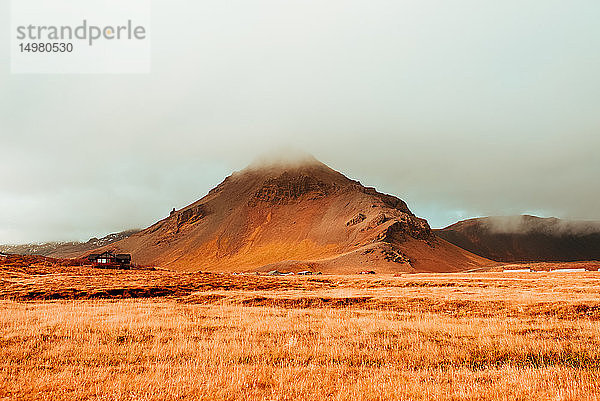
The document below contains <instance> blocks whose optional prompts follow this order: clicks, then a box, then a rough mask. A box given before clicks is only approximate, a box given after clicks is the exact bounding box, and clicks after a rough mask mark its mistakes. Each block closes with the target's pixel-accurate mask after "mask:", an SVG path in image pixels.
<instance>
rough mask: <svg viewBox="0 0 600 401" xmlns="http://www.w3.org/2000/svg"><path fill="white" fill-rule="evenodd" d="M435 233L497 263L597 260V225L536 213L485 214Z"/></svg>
mask: <svg viewBox="0 0 600 401" xmlns="http://www.w3.org/2000/svg"><path fill="white" fill-rule="evenodd" d="M436 234H437V235H438V236H439V237H441V238H444V239H445V240H446V241H449V242H451V243H453V244H455V245H457V246H460V247H461V248H464V249H466V250H468V251H470V252H473V253H475V254H477V255H481V256H483V257H486V258H489V259H492V260H497V261H499V262H524V261H540V262H541V261H564V262H570V261H586V260H600V224H599V223H594V222H571V221H565V220H560V219H555V218H539V217H535V216H510V217H484V218H477V219H469V220H465V221H461V222H458V223H456V224H453V225H451V226H449V227H446V228H444V229H442V230H436Z"/></svg>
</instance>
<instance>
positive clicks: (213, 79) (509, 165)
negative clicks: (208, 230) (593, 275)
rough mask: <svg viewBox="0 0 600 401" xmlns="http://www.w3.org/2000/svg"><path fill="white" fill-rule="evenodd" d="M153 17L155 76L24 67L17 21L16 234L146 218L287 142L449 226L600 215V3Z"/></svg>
mask: <svg viewBox="0 0 600 401" xmlns="http://www.w3.org/2000/svg"><path fill="white" fill-rule="evenodd" d="M8 4H9V2H8V1H7V0H0V26H2V27H8V26H9V25H10V21H9V19H8V18H9V17H8V12H7V10H8ZM152 6H153V8H152V26H151V27H150V31H151V37H152V66H151V68H152V73H151V74H147V75H11V74H10V65H9V64H10V63H9V58H8V57H9V56H8V54H9V36H8V35H9V34H10V33H9V30H8V29H3V30H2V32H3V33H2V36H0V243H18V242H25V241H48V240H70V239H82V240H83V239H88V238H89V237H91V236H100V235H104V234H107V233H109V232H114V231H119V230H123V229H127V228H131V227H146V226H148V225H150V224H152V223H153V222H155V221H156V220H158V219H160V218H162V217H164V216H165V215H167V214H168V212H169V210H170V209H171V208H172V207H178V208H179V207H182V206H185V205H186V204H188V203H191V202H193V201H195V200H197V199H198V198H200V197H201V196H203V195H205V194H206V192H207V191H208V190H209V189H210V188H212V187H213V186H214V185H216V184H217V183H219V182H220V181H221V180H222V179H223V178H224V177H225V176H226V175H228V174H229V173H230V172H231V171H232V170H237V169H241V168H243V167H244V166H245V165H246V164H248V163H250V162H251V161H252V160H253V159H254V158H255V157H257V156H259V155H261V154H263V153H264V152H267V151H269V150H271V149H278V148H280V147H292V148H296V149H301V150H304V151H306V152H309V153H312V154H313V155H315V157H317V158H319V159H320V160H322V161H323V162H325V163H327V164H329V165H330V166H331V167H333V168H335V169H337V170H339V171H341V172H343V173H345V174H346V175H348V176H349V177H351V178H354V179H359V180H360V181H361V182H363V184H366V185H372V186H376V187H377V188H378V189H379V190H382V191H385V192H388V193H392V194H395V195H397V196H399V197H401V198H402V199H404V200H405V201H407V203H408V204H409V207H410V208H411V209H412V210H413V211H414V212H415V213H416V214H417V215H419V216H422V217H425V218H427V219H428V220H429V222H430V224H431V225H432V226H433V227H440V226H445V225H447V224H450V223H452V222H455V221H456V220H458V219H462V218H467V217H473V216H480V215H507V214H517V213H524V212H527V213H533V214H538V215H543V216H557V217H562V218H576V219H587V220H600V202H599V198H600V184H599V182H600V181H599V180H598V173H600V156H599V152H600V136H599V135H598V134H599V132H600V130H599V129H600V74H599V71H600V24H599V23H598V21H600V3H599V2H598V1H597V0H589V1H580V0H574V1H569V2H567V1H564V0H562V1H556V0H536V1H531V0H529V1H528V0H505V1H497V0H494V1H490V0H469V1H467V0H455V1H448V0H415V1H405V0H394V1H392V0H390V1H384V0H364V1H354V0H343V1H342V0H327V1H323V0H318V1H317V0H285V1H283V0H277V1H275V0H270V1H267V0H238V1H230V0H218V1H217V0H212V1H205V0H199V1H191V0H188V1H183V0H175V1H154V2H153V4H152Z"/></svg>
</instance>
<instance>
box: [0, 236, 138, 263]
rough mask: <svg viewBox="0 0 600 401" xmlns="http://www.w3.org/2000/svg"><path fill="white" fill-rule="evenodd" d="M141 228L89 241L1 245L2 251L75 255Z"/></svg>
mask: <svg viewBox="0 0 600 401" xmlns="http://www.w3.org/2000/svg"><path fill="white" fill-rule="evenodd" d="M139 231H140V230H126V231H121V232H119V233H113V234H109V235H107V236H105V237H102V238H100V239H98V238H91V239H90V240H89V241H87V242H76V241H71V242H45V243H41V244H23V245H0V252H5V253H11V254H16V255H39V256H50V257H74V256H77V255H79V254H81V253H83V252H87V251H90V250H92V249H96V248H98V247H102V246H106V245H109V244H112V243H113V242H117V241H120V240H122V239H124V238H127V237H129V236H130V235H133V234H135V233H137V232H139Z"/></svg>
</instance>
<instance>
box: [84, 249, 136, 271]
mask: <svg viewBox="0 0 600 401" xmlns="http://www.w3.org/2000/svg"><path fill="white" fill-rule="evenodd" d="M88 260H89V261H90V262H91V263H92V264H93V265H94V266H97V267H111V268H118V269H129V268H130V267H131V255H130V254H128V253H118V254H115V253H112V252H104V253H93V254H91V255H89V256H88Z"/></svg>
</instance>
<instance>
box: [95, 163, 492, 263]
mask: <svg viewBox="0 0 600 401" xmlns="http://www.w3.org/2000/svg"><path fill="white" fill-rule="evenodd" d="M101 249H102V250H104V249H112V250H117V251H119V252H129V253H132V254H133V258H134V261H135V262H137V263H141V264H154V265H160V266H164V267H168V268H174V269H180V270H199V269H201V270H212V271H253V270H268V269H275V268H278V269H281V270H304V269H312V270H320V271H324V272H336V273H355V272H357V271H359V270H364V269H373V270H376V271H378V272H401V271H406V272H414V271H434V272H449V271H460V270H465V269H469V268H475V267H480V266H482V265H484V264H486V263H488V264H489V262H490V261H487V260H486V259H484V258H481V257H479V256H476V255H473V254H471V253H469V252H467V251H465V250H463V249H460V248H458V247H456V246H454V245H452V244H449V243H448V242H446V241H444V240H441V239H439V238H437V237H436V236H435V235H434V234H433V233H432V232H431V229H430V228H429V225H428V224H427V222H426V221H425V220H423V219H420V218H417V217H415V216H414V215H413V214H412V213H411V212H410V210H409V209H408V207H407V206H406V204H405V203H404V202H403V201H402V200H400V199H398V198H396V197H394V196H390V195H385V194H381V193H379V192H377V191H376V190H375V189H373V188H366V187H363V186H362V185H361V184H360V183H359V182H358V181H352V180H350V179H348V178H346V177H345V176H343V175H342V174H340V173H338V172H336V171H334V170H332V169H330V168H329V167H327V166H326V165H324V164H322V163H320V162H318V161H317V160H315V159H310V160H305V161H303V162H301V163H300V162H299V163H293V164H291V163H288V164H283V163H274V164H270V165H266V166H265V165H263V166H250V167H248V168H246V169H244V170H242V171H240V172H236V173H234V174H232V175H231V176H229V177H227V178H226V179H225V180H224V181H223V182H222V183H221V184H220V185H218V186H217V187H216V188H214V189H213V190H211V191H210V192H209V193H208V195H206V196H205V197H204V198H202V199H200V200H199V201H197V202H195V203H193V204H191V205H189V206H187V207H185V208H183V209H181V210H178V211H173V212H172V213H171V215H170V216H169V217H167V218H165V219H164V220H161V221H159V222H158V223H156V224H154V225H153V226H151V227H149V228H147V229H145V230H143V231H141V232H139V233H137V234H135V235H132V236H131V237H129V238H126V239H124V240H122V241H119V242H116V243H114V244H111V245H109V246H107V247H103V248H101Z"/></svg>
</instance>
